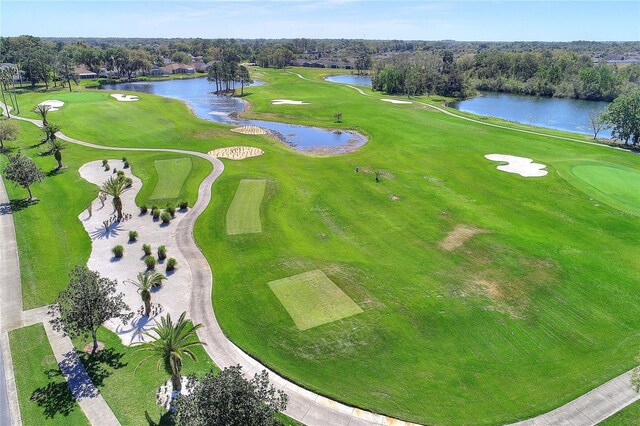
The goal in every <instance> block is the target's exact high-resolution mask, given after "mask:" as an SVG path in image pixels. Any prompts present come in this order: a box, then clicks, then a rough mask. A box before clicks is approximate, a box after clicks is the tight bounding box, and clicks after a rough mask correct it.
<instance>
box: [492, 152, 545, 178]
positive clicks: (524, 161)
mask: <svg viewBox="0 0 640 426" xmlns="http://www.w3.org/2000/svg"><path fill="white" fill-rule="evenodd" d="M484 158H486V159H487V160H491V161H502V162H505V163H509V164H503V165H501V166H498V167H497V169H498V170H502V171H503V172H507V173H516V174H519V175H520V176H523V177H540V176H546V175H547V173H548V172H547V171H546V170H542V169H544V168H545V167H547V166H546V165H544V164H539V163H534V162H533V160H532V159H531V158H525V157H516V156H514V155H503V154H488V155H485V156H484Z"/></svg>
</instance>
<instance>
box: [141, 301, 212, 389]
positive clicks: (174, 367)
mask: <svg viewBox="0 0 640 426" xmlns="http://www.w3.org/2000/svg"><path fill="white" fill-rule="evenodd" d="M186 315H187V313H186V312H183V313H182V314H181V315H180V317H179V318H178V321H176V323H175V324H174V323H173V321H172V320H171V315H170V314H167V315H166V316H165V317H162V318H161V319H160V324H157V325H156V326H155V327H153V328H152V329H151V332H147V333H145V335H146V336H147V337H149V338H150V339H151V341H150V342H149V343H147V344H145V345H144V347H142V348H140V349H138V350H137V351H135V352H134V353H137V352H150V354H149V355H147V356H146V357H144V358H143V359H142V360H141V361H140V362H139V363H138V365H137V366H136V370H137V369H138V368H139V367H140V365H142V364H143V363H144V362H146V361H148V360H150V359H153V358H155V359H157V361H156V368H157V369H158V370H160V367H161V366H162V367H164V370H165V371H166V372H167V374H169V375H170V376H171V385H172V387H173V390H174V391H177V392H180V391H181V390H182V380H181V379H182V364H183V360H184V358H185V357H187V358H189V359H191V360H192V361H197V360H198V358H197V357H196V354H195V353H193V350H192V348H194V347H196V346H202V345H205V343H203V342H200V341H199V340H198V336H197V335H196V330H198V329H199V328H201V327H202V324H197V325H193V324H191V322H190V321H189V320H187V319H186Z"/></svg>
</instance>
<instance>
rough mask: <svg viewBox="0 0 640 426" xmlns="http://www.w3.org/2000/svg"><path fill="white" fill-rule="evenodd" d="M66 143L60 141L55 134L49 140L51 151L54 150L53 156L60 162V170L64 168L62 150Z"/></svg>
mask: <svg viewBox="0 0 640 426" xmlns="http://www.w3.org/2000/svg"><path fill="white" fill-rule="evenodd" d="M65 148H66V145H65V144H63V143H62V142H60V141H59V140H58V139H57V138H56V137H55V136H54V137H53V139H50V140H49V151H50V152H53V158H55V159H56V161H57V162H58V170H60V169H61V168H62V150H63V149H65Z"/></svg>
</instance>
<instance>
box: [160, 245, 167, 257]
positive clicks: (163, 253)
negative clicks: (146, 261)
mask: <svg viewBox="0 0 640 426" xmlns="http://www.w3.org/2000/svg"><path fill="white" fill-rule="evenodd" d="M166 258H167V248H166V247H165V246H160V247H158V260H164V259H166Z"/></svg>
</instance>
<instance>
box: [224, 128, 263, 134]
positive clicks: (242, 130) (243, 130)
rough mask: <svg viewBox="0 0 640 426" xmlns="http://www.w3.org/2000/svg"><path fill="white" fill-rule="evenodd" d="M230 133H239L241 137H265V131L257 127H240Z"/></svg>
mask: <svg viewBox="0 0 640 426" xmlns="http://www.w3.org/2000/svg"><path fill="white" fill-rule="evenodd" d="M231 131H232V132H236V133H241V134H243V135H266V134H267V131H266V130H265V129H263V128H262V127H258V126H240V127H236V128H235V129H231Z"/></svg>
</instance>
